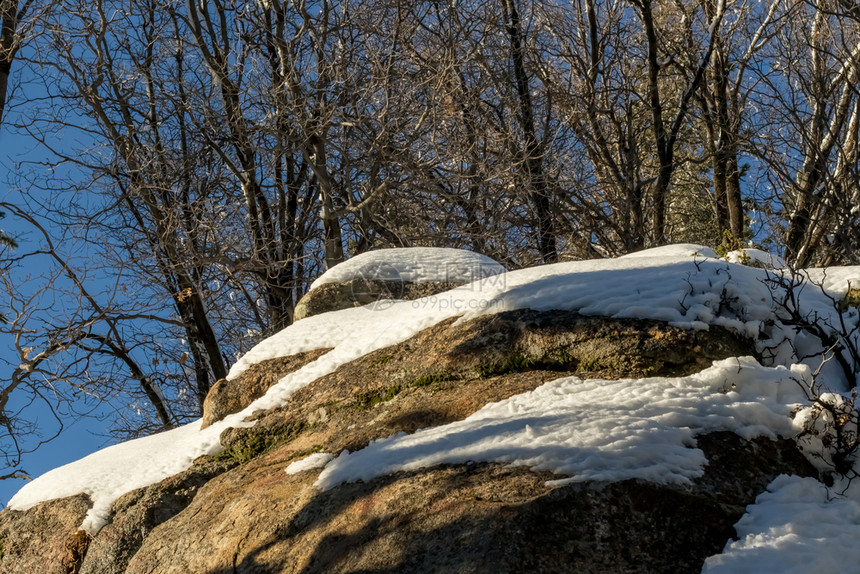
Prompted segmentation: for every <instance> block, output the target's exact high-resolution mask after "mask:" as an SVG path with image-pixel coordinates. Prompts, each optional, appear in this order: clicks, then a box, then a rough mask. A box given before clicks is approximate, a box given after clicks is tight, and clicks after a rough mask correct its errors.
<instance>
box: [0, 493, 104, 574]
mask: <svg viewBox="0 0 860 574" xmlns="http://www.w3.org/2000/svg"><path fill="white" fill-rule="evenodd" d="M89 509H90V500H89V497H87V496H86V495H84V494H79V495H78V496H72V497H69V498H63V499H60V500H49V501H47V502H43V503H42V504H39V505H36V506H34V507H33V508H31V509H29V510H27V511H24V512H19V511H15V510H8V509H6V510H4V511H3V512H2V513H0V574H55V573H56V574H68V573H76V572H77V570H75V568H77V566H78V565H79V562H76V560H75V558H79V557H80V556H79V554H80V553H79V550H81V548H82V545H83V549H85V548H86V542H87V541H88V540H87V538H86V537H85V536H83V537H82V536H81V535H79V534H78V526H80V524H81V522H83V520H84V516H86V514H87V511H88V510H89ZM76 554H78V556H76Z"/></svg>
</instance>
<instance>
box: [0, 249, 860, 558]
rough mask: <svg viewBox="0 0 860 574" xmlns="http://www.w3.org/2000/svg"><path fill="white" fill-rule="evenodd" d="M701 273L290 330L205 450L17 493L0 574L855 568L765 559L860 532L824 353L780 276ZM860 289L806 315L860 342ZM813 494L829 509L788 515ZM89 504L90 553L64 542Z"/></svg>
mask: <svg viewBox="0 0 860 574" xmlns="http://www.w3.org/2000/svg"><path fill="white" fill-rule="evenodd" d="M691 247H695V246H680V247H673V248H671V249H661V250H652V251H650V252H643V253H642V254H639V255H638V256H637V257H629V258H619V259H616V260H595V261H581V262H569V263H560V264H555V265H545V266H541V267H537V268H534V269H522V270H517V271H511V272H507V273H505V274H503V275H491V276H489V277H487V278H485V279H483V280H481V281H476V282H475V283H472V284H470V285H464V286H461V287H459V288H456V289H452V290H450V291H448V292H445V293H444V294H439V295H437V296H435V297H431V298H428V300H421V301H390V303H386V305H385V306H380V307H379V308H377V309H373V308H371V306H362V307H349V308H345V309H342V310H339V311H333V312H330V313H323V314H319V315H316V316H312V317H309V318H307V319H305V320H302V321H299V322H297V323H294V324H293V325H291V326H290V327H288V328H287V329H284V330H283V331H281V332H279V333H277V334H276V335H274V336H272V337H270V338H269V339H267V340H265V341H263V342H261V343H260V344H258V345H257V346H256V347H254V348H253V349H252V350H251V351H249V352H248V353H247V354H246V355H245V356H244V357H243V358H242V359H240V360H239V361H238V362H237V363H236V364H235V365H233V367H232V368H231V370H230V373H229V375H228V377H227V380H226V381H225V382H223V383H219V385H218V388H217V390H216V392H215V393H214V394H213V397H212V399H211V401H209V403H210V404H209V406H208V407H207V422H208V423H209V424H208V426H206V427H205V428H201V425H200V422H199V421H195V422H193V423H190V424H189V425H186V426H184V427H180V428H177V429H173V430H170V431H167V432H164V433H160V434H157V435H153V436H150V437H145V438H141V439H137V440H134V441H129V442H127V443H122V444H119V445H114V446H112V447H109V448H107V449H104V450H102V451H99V452H96V453H93V454H92V455H89V456H88V457H86V458H84V459H82V460H80V461H77V462H74V463H70V464H69V465H66V466H64V467H60V468H58V469H55V470H53V471H50V472H48V473H46V474H45V475H43V476H41V477H39V478H37V479H36V480H34V481H32V482H30V483H28V485H26V486H25V487H24V488H22V489H21V491H19V493H18V494H16V495H15V497H13V499H12V500H11V501H10V502H9V508H7V509H6V510H4V511H3V512H0V573H4V574H5V573H6V572H10V573H11V572H25V573H27V574H29V572H31V571H32V568H30V569H29V570H28V569H27V567H29V566H30V565H35V564H47V563H49V562H50V563H51V564H53V562H51V561H56V560H60V561H62V560H65V559H66V558H70V559H71V560H72V562H67V563H66V565H65V566H62V565H61V567H62V568H63V569H62V570H58V569H56V568H55V569H54V570H50V567H46V568H45V569H44V570H43V571H46V572H52V571H57V572H61V571H62V572H65V571H77V572H78V573H79V574H94V573H108V572H110V573H111V574H113V573H117V572H124V573H126V574H134V573H143V572H146V573H152V572H177V573H178V572H183V573H185V572H191V573H196V572H199V573H207V574H209V573H215V572H295V573H298V572H303V573H315V572H319V573H329V572H331V573H338V572H356V571H365V572H392V573H393V572H404V573H406V572H409V573H417V574H420V573H423V572H467V571H489V572H501V573H505V572H511V573H513V572H536V573H541V572H583V573H590V572H600V573H610V574H612V573H616V572H617V573H619V574H620V573H622V572H624V573H640V572H641V573H642V574H645V573H652V572H672V573H673V574H674V573H687V572H690V573H698V572H700V571H701V569H702V567H703V565H705V566H708V565H710V566H708V567H709V568H711V567H713V568H716V569H717V570H714V571H715V572H716V571H720V572H740V571H755V572H771V571H773V572H776V571H785V569H782V570H780V569H773V568H770V569H769V568H758V569H754V570H749V569H747V570H744V569H743V568H740V567H736V565H737V560H745V559H746V558H747V557H749V556H750V554H751V553H754V554H756V555H757V556H759V557H762V556H764V557H766V555H767V552H764V553H759V552H758V547H757V546H756V545H759V544H764V545H770V546H769V548H770V549H772V550H775V549H776V548H777V545H776V544H775V543H771V542H768V540H771V539H773V540H776V541H777V542H778V552H779V553H780V555H781V556H783V555H784V556H789V554H785V552H794V551H795V550H797V548H798V546H803V545H804V544H806V545H807V546H809V547H811V546H815V547H819V548H820V550H821V552H819V554H820V556H822V557H823V558H822V560H819V561H818V562H815V569H822V568H823V567H826V566H827V559H829V558H831V557H833V556H836V555H838V552H839V550H840V548H841V547H840V546H839V544H836V545H834V543H833V542H832V541H830V539H827V538H825V539H822V538H816V537H815V536H816V535H815V528H807V529H805V530H804V531H805V532H810V533H811V534H805V535H804V537H805V538H803V539H800V540H798V538H797V537H796V536H788V535H786V536H780V537H779V538H778V539H776V538H768V536H767V535H763V534H767V532H766V531H767V529H768V528H769V527H768V524H776V523H777V522H779V521H782V522H781V523H782V524H784V523H785V522H786V520H787V519H789V522H790V519H791V518H792V517H796V519H797V520H798V521H800V522H804V523H806V525H807V526H810V525H809V524H808V522H809V519H808V516H809V513H808V512H807V510H808V508H807V507H808V505H810V504H812V505H815V513H813V515H814V516H819V515H821V514H822V513H824V514H827V516H828V520H831V519H832V520H833V524H834V526H833V528H839V529H842V530H845V531H846V532H849V533H853V532H855V531H856V530H858V528H857V526H856V524H857V522H858V521H857V520H856V518H855V517H856V513H853V510H852V509H853V508H854V507H853V506H852V505H851V504H847V505H846V504H843V503H842V502H840V500H839V497H840V496H841V495H840V492H842V491H844V490H845V488H834V489H831V490H830V491H829V492H828V491H826V492H824V494H825V495H826V497H825V496H822V495H821V494H822V493H817V492H813V490H814V489H816V488H818V489H825V485H824V482H826V481H828V480H829V479H830V478H832V477H827V476H824V475H821V476H819V474H818V473H819V468H818V467H813V466H811V465H810V463H809V462H808V461H807V459H806V458H804V456H803V455H802V454H801V452H800V451H799V449H798V446H797V443H796V442H795V437H797V436H798V433H799V432H800V431H801V430H803V431H804V432H806V431H807V430H808V429H806V428H804V427H803V423H802V420H801V421H800V422H798V420H799V419H802V417H799V416H798V415H797V413H799V412H801V413H802V412H807V411H808V410H809V409H808V408H807V409H804V405H807V404H808V397H807V395H806V394H805V393H804V391H803V389H802V387H801V384H802V382H803V381H804V379H805V378H806V379H808V378H809V377H810V376H811V373H812V370H811V368H810V365H807V364H792V363H795V362H797V360H798V358H797V355H796V354H794V355H792V354H791V353H787V352H785V351H790V350H791V349H788V350H786V349H785V348H784V347H785V345H782V343H783V342H791V341H796V342H797V344H798V345H800V344H803V345H804V348H803V349H802V351H803V354H804V356H808V357H813V358H815V353H816V352H821V351H822V350H823V349H819V350H818V351H816V348H815V345H814V343H815V342H814V341H812V340H811V339H810V337H809V336H805V337H800V335H801V334H797V335H798V336H797V337H796V338H794V339H792V338H790V337H792V336H794V335H795V334H796V333H795V331H793V330H791V329H788V328H786V327H791V325H788V326H786V325H784V324H782V323H781V317H783V316H784V315H779V313H777V311H778V310H775V309H774V300H773V297H772V292H771V291H770V290H769V289H768V287H767V285H766V284H765V283H763V281H765V280H767V279H768V278H769V277H770V278H772V277H773V276H774V274H775V273H777V271H766V270H762V269H758V268H755V267H750V266H745V265H741V264H737V263H732V262H727V261H721V260H718V259H716V258H714V257H712V256H711V255H709V254H708V253H707V252H706V251H704V250H703V249H698V248H696V249H692V248H691ZM404 269H405V267H404ZM399 273H400V271H398V274H399ZM858 273H860V269H845V270H841V271H840V270H828V273H827V275H826V280H827V283H826V285H825V288H826V289H828V293H831V292H832V295H829V296H825V295H823V294H822V292H821V290H820V289H819V290H816V289H814V288H813V287H811V286H808V287H807V288H805V289H803V290H802V292H801V295H802V297H801V298H802V305H803V309H809V313H812V314H813V315H814V316H815V317H816V318H817V319H818V320H828V321H829V320H831V319H842V320H844V321H849V322H851V323H850V325H854V324H855V323H856V320H857V316H856V308H854V307H850V306H846V305H838V304H836V303H835V302H838V301H841V300H842V299H843V297H844V296H845V293H846V291H847V286H848V281H847V280H850V281H851V282H850V285H856V284H857V283H856V282H855V278H856V277H859V276H860V275H858ZM834 297H838V299H834ZM383 307H384V308H383ZM776 351H779V352H776ZM760 361H761V362H760ZM768 361H769V362H768ZM762 363H767V364H762ZM820 377H821V380H824V381H826V382H828V383H829V384H832V385H833V386H834V387H836V386H837V385H838V384H841V382H842V380H841V379H840V378H839V373H834V374H830V373H828V374H822V375H820ZM831 377H832V378H831ZM272 383H274V384H272ZM245 387H247V388H245ZM265 388H268V390H266V391H265V394H263V395H262V396H259V395H260V393H262V392H263V389H265ZM836 388H839V387H836ZM806 390H807V391H808V390H809V389H806ZM254 397H257V398H254ZM248 401H251V402H250V403H249V404H247V405H246V403H248ZM243 405H245V406H243ZM236 409H241V410H239V411H238V412H234V411H236ZM805 436H806V435H804V434H801V438H803V440H806V438H804V437H805ZM819 442H821V443H822V444H823V441H821V440H819ZM803 444H804V445H807V446H809V445H811V444H812V443H811V442H809V441H806V442H804V443H803ZM804 448H806V447H804ZM804 452H807V451H804ZM812 454H813V455H814V454H816V453H814V452H813V453H812ZM813 459H814V460H815V461H816V462H819V463H820V462H821V461H823V460H825V459H824V458H822V457H821V453H819V457H818V458H815V457H813ZM822 468H823V467H822ZM781 475H786V476H787V475H791V476H793V478H785V476H783V478H780V476H781ZM799 477H811V478H799ZM819 478H821V479H822V480H823V481H824V482H819V480H818V479H819ZM799 481H801V482H803V484H804V485H806V484H812V485H813V488H807V487H804V490H805V491H809V492H807V494H810V496H807V497H806V498H805V499H804V501H802V504H801V506H800V507H797V508H795V507H793V506H785V505H786V504H788V503H791V499H792V497H791V496H790V494H791V492H790V491H791V490H792V488H793V487H792V485H793V484H799V483H800V482H799ZM855 486H856V485H855ZM785 488H788V490H785ZM771 489H776V490H775V491H774V492H770V491H771ZM82 493H83V494H85V495H87V496H82ZM763 493H764V494H763ZM766 494H767V495H766ZM813 495H814V496H813ZM857 498H858V499H860V495H858V496H857ZM51 499H57V500H56V501H51ZM75 500H78V502H83V504H78V503H74V501H75ZM757 500H758V501H762V508H764V507H767V508H764V511H761V512H756V510H755V508H754V507H756V506H760V503H759V502H757ZM46 501H48V502H46ZM69 501H72V502H69ZM822 501H823V502H822ZM72 503H74V504H77V506H76V507H75V508H77V511H76V514H74V516H73V517H72V518H74V519H75V520H80V521H81V522H80V526H81V528H82V530H80V531H75V532H73V530H74V528H66V529H65V530H64V529H63V528H65V526H62V528H61V527H59V526H57V527H56V535H54V533H53V531H50V532H49V531H47V530H46V529H54V528H55V524H56V521H55V522H50V521H46V520H45V519H44V518H45V516H46V513H47V514H50V513H51V512H53V511H54V510H56V511H57V512H61V511H62V508H63V507H64V505H66V504H72ZM773 504H779V505H782V507H781V508H780V509H778V512H773V511H772V505H773ZM792 504H793V503H792ZM751 505H752V507H753V508H752V510H748V507H750V506H751ZM825 505H826V506H825ZM84 507H86V508H84ZM858 508H860V506H858ZM768 509H771V510H768ZM759 510H762V509H761V508H760V509H759ZM745 512H748V513H749V514H745ZM744 516H747V517H749V516H753V518H754V519H750V518H747V519H744V518H743V517H744ZM774 517H776V518H778V519H779V520H777V521H776V522H775V521H774V520H771V519H772V518H774ZM60 522H62V523H63V524H66V522H69V523H71V519H69V520H65V519H64V521H60ZM733 525H736V526H734V527H733ZM785 532H787V533H788V534H791V533H790V531H788V530H785ZM738 535H739V536H740V537H741V538H742V540H738V541H736V542H732V540H733V539H734V538H735V537H736V536H738ZM789 538H790V540H789ZM855 538H856V536H855ZM840 540H841V539H840ZM87 543H88V544H87ZM840 544H841V543H840ZM843 549H844V548H843ZM721 551H723V553H722V554H720V553H721ZM58 557H59V558H58ZM64 557H66V558H64ZM733 557H734V558H733ZM732 560H735V562H732ZM706 561H707V562H706ZM786 561H788V562H790V561H791V559H790V558H786V559H785V560H784V562H786ZM797 563H798V564H800V563H801V562H797ZM854 563H856V561H854V562H846V563H845V564H846V566H844V567H842V568H841V569H842V570H845V571H850V570H851V565H852V564H854ZM69 564H71V566H72V568H71V569H69V567H68V565H69ZM726 564H728V566H726ZM802 564H803V565H804V567H807V564H808V561H803V562H802ZM19 565H25V566H24V567H22V566H19ZM708 571H709V572H710V570H708Z"/></svg>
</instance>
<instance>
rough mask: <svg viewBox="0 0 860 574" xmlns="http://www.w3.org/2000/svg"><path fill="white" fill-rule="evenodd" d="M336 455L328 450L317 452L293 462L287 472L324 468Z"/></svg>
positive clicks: (294, 472) (293, 472) (296, 472)
mask: <svg viewBox="0 0 860 574" xmlns="http://www.w3.org/2000/svg"><path fill="white" fill-rule="evenodd" d="M333 458H334V457H333V456H332V455H330V454H329V453H327V452H316V453H314V454H311V455H308V456H306V457H305V458H303V459H301V460H297V461H296V462H294V463H291V464H290V466H288V467H287V469H286V472H287V474H298V473H300V472H304V471H306V470H314V469H317V468H323V467H324V466H325V465H327V464H328V463H329V462H331V460H332V459H333Z"/></svg>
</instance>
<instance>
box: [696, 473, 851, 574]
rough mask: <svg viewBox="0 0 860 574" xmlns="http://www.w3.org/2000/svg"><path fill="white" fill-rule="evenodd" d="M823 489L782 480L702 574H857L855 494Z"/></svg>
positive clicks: (836, 488) (837, 488) (804, 481)
mask: <svg viewBox="0 0 860 574" xmlns="http://www.w3.org/2000/svg"><path fill="white" fill-rule="evenodd" d="M846 486H847V485H845V484H837V485H835V486H834V487H833V488H830V489H828V488H825V486H824V485H823V484H821V483H820V482H818V481H817V480H815V479H813V478H801V477H797V476H786V475H782V476H779V477H777V478H776V479H775V480H774V481H773V482H771V483H770V485H769V486H768V488H767V491H766V492H764V493H762V494H760V495H759V496H758V498H757V499H756V502H755V504H753V505H751V506H748V507H747V513H746V514H745V515H744V516H743V517H741V519H740V521H738V523H737V524H736V525H735V530H736V531H737V533H738V536H739V539H738V540H732V541H729V542H728V544H726V547H725V549H724V550H723V552H722V554H718V555H716V556H711V557H710V558H708V559H707V560H706V561H705V565H704V567H703V569H702V572H703V573H705V574H760V573H762V572H779V573H780V574H807V573H808V572H856V571H857V565H858V564H860V546H858V544H857V540H858V537H860V489H858V488H857V487H856V485H855V487H854V488H849V489H848V490H847V491H845V493H844V494H839V492H841V491H843V490H844V489H845V488H846Z"/></svg>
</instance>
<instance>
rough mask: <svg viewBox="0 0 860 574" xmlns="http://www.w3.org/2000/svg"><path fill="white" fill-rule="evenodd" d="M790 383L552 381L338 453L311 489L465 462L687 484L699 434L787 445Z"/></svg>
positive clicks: (795, 396)
mask: <svg viewBox="0 0 860 574" xmlns="http://www.w3.org/2000/svg"><path fill="white" fill-rule="evenodd" d="M800 369H801V370H803V368H802V367H800ZM796 378H798V376H797V374H796V373H793V372H792V371H790V370H788V369H786V368H784V367H777V368H766V367H762V366H761V365H759V364H758V363H757V362H756V361H755V359H753V358H751V357H746V358H739V359H727V360H724V361H721V362H718V363H715V364H714V366H712V367H711V368H709V369H706V370H704V371H702V372H700V373H698V374H695V375H691V376H688V377H680V378H661V377H655V378H647V379H639V380H629V379H624V380H617V381H604V380H586V381H583V380H581V379H579V378H577V377H566V378H561V379H556V380H554V381H551V382H548V383H546V384H544V385H542V386H540V387H538V388H537V389H535V390H534V391H531V392H528V393H524V394H521V395H516V396H513V397H511V398H509V399H506V400H503V401H499V402H497V403H492V404H489V405H486V406H485V407H484V408H482V409H481V410H479V411H478V412H476V413H475V414H473V415H472V416H470V417H468V418H466V419H465V420H462V421H457V422H453V423H450V424H447V425H443V426H439V427H434V428H427V429H423V430H419V431H417V432H415V433H413V434H411V435H397V436H393V437H389V438H386V439H381V440H377V441H375V442H373V443H372V444H370V445H369V446H368V447H366V448H364V449H362V450H360V451H357V452H354V453H348V452H347V453H344V454H341V455H340V456H339V457H337V458H336V459H335V460H333V461H332V462H331V463H330V464H329V465H328V466H326V468H325V470H324V471H323V472H322V473H321V474H320V476H319V479H318V480H317V482H316V485H317V486H318V487H319V488H321V489H323V490H326V489H329V488H332V487H334V486H337V485H338V484H341V483H343V482H352V481H356V480H364V481H368V480H371V479H373V478H376V477H378V476H382V475H386V474H391V473H393V472H397V471H402V470H414V469H418V468H426V467H430V466H434V465H437V464H442V463H466V462H469V461H484V462H507V463H510V464H512V465H514V466H528V467H529V468H531V469H532V470H536V471H537V470H545V471H550V472H553V473H556V474H560V475H564V476H566V477H570V478H568V479H565V480H558V481H553V484H564V483H567V482H584V481H599V482H616V481H621V480H626V479H629V478H640V479H644V480H648V481H651V482H657V483H663V484H666V483H688V482H689V481H690V480H691V479H693V478H696V477H698V476H701V475H702V474H703V472H704V471H703V465H705V464H706V463H707V461H706V459H705V456H704V454H703V453H702V451H701V450H699V449H697V448H695V445H696V441H695V436H696V435H697V434H701V433H706V432H713V431H721V430H731V431H734V432H735V433H737V434H739V435H740V436H742V437H744V438H748V439H749V438H754V437H757V436H762V435H764V436H767V437H769V438H774V439H775V438H777V435H779V436H793V435H794V434H795V432H796V431H795V429H794V427H793V426H792V421H791V418H790V417H789V413H790V411H791V409H792V406H793V404H795V403H798V402H802V401H803V400H804V395H803V392H802V390H801V388H800V387H799V386H798V384H797V381H796V380H795V379H796Z"/></svg>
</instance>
